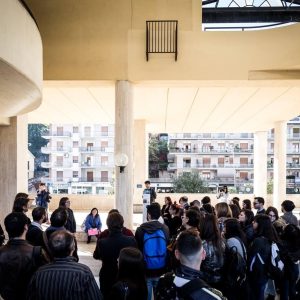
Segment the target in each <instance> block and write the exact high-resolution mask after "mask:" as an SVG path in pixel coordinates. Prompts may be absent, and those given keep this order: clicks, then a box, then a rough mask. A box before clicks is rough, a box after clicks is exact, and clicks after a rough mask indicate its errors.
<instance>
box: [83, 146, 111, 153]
mask: <svg viewBox="0 0 300 300" xmlns="http://www.w3.org/2000/svg"><path fill="white" fill-rule="evenodd" d="M79 151H80V152H86V153H91V152H105V153H112V152H113V148H112V147H90V146H87V147H79Z"/></svg>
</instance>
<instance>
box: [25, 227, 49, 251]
mask: <svg viewBox="0 0 300 300" xmlns="http://www.w3.org/2000/svg"><path fill="white" fill-rule="evenodd" d="M26 240H27V241H28V242H29V243H30V244H31V245H33V246H42V247H43V248H45V244H44V241H43V231H42V230H41V229H40V228H39V227H37V226H35V225H33V224H32V223H31V224H30V225H29V226H28V231H27V233H26Z"/></svg>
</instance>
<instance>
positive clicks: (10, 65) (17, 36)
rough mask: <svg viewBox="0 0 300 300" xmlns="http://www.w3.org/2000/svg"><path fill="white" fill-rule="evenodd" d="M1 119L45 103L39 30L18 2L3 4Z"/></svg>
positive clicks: (10, 0)
mask: <svg viewBox="0 0 300 300" xmlns="http://www.w3.org/2000/svg"><path fill="white" fill-rule="evenodd" d="M0 41H1V43H0V87H1V89H0V107H1V108H0V117H12V116H16V115H20V114H23V113H27V112H29V111H31V110H33V109H35V108H37V107H38V106H39V105H40V103H41V89H42V80H43V67H42V64H43V49H42V40H41V37H40V33H39V30H38V28H37V26H36V24H35V22H34V20H33V19H32V18H31V16H30V15H29V13H28V12H27V11H26V9H25V8H24V7H23V6H22V5H21V4H20V2H19V1H18V0H1V1H0Z"/></svg>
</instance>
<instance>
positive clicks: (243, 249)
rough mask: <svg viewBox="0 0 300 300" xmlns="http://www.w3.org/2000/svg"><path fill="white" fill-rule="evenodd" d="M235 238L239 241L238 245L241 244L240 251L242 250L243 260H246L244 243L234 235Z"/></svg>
mask: <svg viewBox="0 0 300 300" xmlns="http://www.w3.org/2000/svg"><path fill="white" fill-rule="evenodd" d="M235 238H236V239H237V240H238V241H239V242H240V245H241V248H242V251H243V259H244V260H245V261H247V255H246V251H245V245H244V243H243V242H242V240H241V239H240V238H239V237H238V236H235Z"/></svg>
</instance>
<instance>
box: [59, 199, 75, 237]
mask: <svg viewBox="0 0 300 300" xmlns="http://www.w3.org/2000/svg"><path fill="white" fill-rule="evenodd" d="M70 206H71V201H70V199H69V198H68V197H62V198H61V199H60V201H59V207H61V208H64V209H65V210H66V211H67V213H68V219H67V223H66V224H65V228H66V229H67V230H69V231H70V232H72V233H75V232H76V221H75V217H74V213H73V210H72V209H71V208H70Z"/></svg>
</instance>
